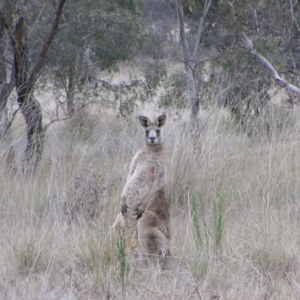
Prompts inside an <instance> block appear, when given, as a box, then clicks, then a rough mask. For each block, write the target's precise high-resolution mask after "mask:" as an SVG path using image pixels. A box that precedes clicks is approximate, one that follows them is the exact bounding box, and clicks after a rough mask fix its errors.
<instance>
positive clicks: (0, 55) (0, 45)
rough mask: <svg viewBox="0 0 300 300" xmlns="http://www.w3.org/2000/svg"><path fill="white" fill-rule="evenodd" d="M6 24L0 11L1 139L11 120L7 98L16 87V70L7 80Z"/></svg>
mask: <svg viewBox="0 0 300 300" xmlns="http://www.w3.org/2000/svg"><path fill="white" fill-rule="evenodd" d="M4 30H5V26H4V17H3V15H2V12H1V11H0V41H1V42H0V139H3V138H4V137H6V135H7V133H8V129H9V124H10V122H9V120H8V116H7V108H6V107H7V100H8V98H9V95H10V94H11V92H12V91H13V89H14V87H15V78H14V76H15V75H14V70H13V69H12V71H11V76H10V80H9V82H7V72H6V62H5V51H6V50H7V46H6V45H5V44H6V42H7V40H6V38H5V32H4Z"/></svg>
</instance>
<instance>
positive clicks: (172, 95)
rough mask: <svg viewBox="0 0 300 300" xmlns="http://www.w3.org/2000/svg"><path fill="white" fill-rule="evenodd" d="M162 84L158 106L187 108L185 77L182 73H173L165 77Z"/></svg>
mask: <svg viewBox="0 0 300 300" xmlns="http://www.w3.org/2000/svg"><path fill="white" fill-rule="evenodd" d="M162 86H163V87H164V93H163V94H162V95H161V97H160V99H159V103H158V106H159V107H160V108H177V109H184V108H187V105H188V101H187V97H186V77H185V75H184V74H183V73H175V74H172V75H171V76H170V77H167V78H165V80H164V81H163V84H162Z"/></svg>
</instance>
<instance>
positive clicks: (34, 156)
mask: <svg viewBox="0 0 300 300" xmlns="http://www.w3.org/2000/svg"><path fill="white" fill-rule="evenodd" d="M65 2H66V0H60V1H59V3H58V6H57V8H56V15H55V19H54V21H53V24H52V28H51V31H50V33H49V35H48V38H47V39H46V41H45V42H44V44H43V46H42V49H41V51H40V54H39V58H38V60H37V63H36V65H35V66H34V67H33V68H32V70H31V71H30V63H29V56H28V27H27V20H26V16H27V2H26V1H22V2H21V3H20V2H19V3H18V5H16V9H15V10H14V12H13V13H14V22H13V27H12V28H10V27H9V26H8V25H7V24H6V23H5V20H4V22H3V23H4V24H5V26H6V29H7V30H8V32H9V36H10V40H11V44H12V48H13V53H14V74H15V83H16V90H17V101H18V104H19V107H20V109H21V112H22V114H23V116H24V118H25V122H26V126H27V146H26V150H25V161H24V171H26V173H27V174H33V173H34V171H35V170H36V167H37V164H38V162H39V160H40V158H41V155H42V152H43V145H44V135H45V129H44V128H43V125H42V109H41V105H40V103H39V102H38V101H37V100H36V99H35V98H34V96H33V92H34V87H35V84H36V82H37V79H38V78H39V76H40V74H41V71H42V69H43V67H44V65H45V59H46V55H47V52H48V50H49V47H50V45H51V43H52V41H53V39H54V37H55V35H56V33H57V32H58V26H59V22H60V19H61V16H62V12H63V8H64V5H65ZM2 15H3V13H2Z"/></svg>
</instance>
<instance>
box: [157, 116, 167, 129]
mask: <svg viewBox="0 0 300 300" xmlns="http://www.w3.org/2000/svg"><path fill="white" fill-rule="evenodd" d="M166 120H167V116H166V115H161V116H159V117H158V118H157V119H156V121H155V124H156V125H157V126H158V127H163V126H164V125H165V123H166Z"/></svg>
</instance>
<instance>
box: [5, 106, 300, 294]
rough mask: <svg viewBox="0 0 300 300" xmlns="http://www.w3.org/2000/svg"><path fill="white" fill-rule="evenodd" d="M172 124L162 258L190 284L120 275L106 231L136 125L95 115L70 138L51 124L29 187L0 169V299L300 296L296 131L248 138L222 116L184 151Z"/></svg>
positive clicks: (140, 273) (115, 247)
mask: <svg viewBox="0 0 300 300" xmlns="http://www.w3.org/2000/svg"><path fill="white" fill-rule="evenodd" d="M295 114H296V112H295ZM175 117H176V115H175V114H172V112H169V119H168V122H167V124H166V128H165V132H164V135H165V141H166V149H165V152H166V158H167V165H168V183H167V187H166V190H167V196H168V200H169V202H170V208H171V218H172V220H171V225H172V227H171V228H172V240H171V250H172V253H173V255H174V257H175V258H176V261H177V262H178V264H181V266H182V267H183V269H184V270H186V271H187V272H191V273H192V274H193V275H194V277H195V278H196V280H197V282H198V284H197V286H193V285H191V284H190V283H189V281H188V280H186V279H185V277H186V276H187V275H185V274H182V275H180V276H177V275H178V274H169V273H168V272H164V273H161V272H159V271H158V268H157V267H156V266H152V267H150V268H149V269H148V270H147V271H145V270H137V271H133V270H131V271H130V272H127V271H128V270H127V269H126V268H127V266H126V264H124V261H122V259H123V258H124V249H123V248H122V247H123V246H122V243H120V242H118V241H117V239H116V238H115V237H114V236H113V234H112V230H111V225H112V223H113V221H114V218H115V216H116V214H117V213H118V212H119V209H120V193H121V190H122V187H123V185H124V183H125V177H126V175H127V171H128V168H129V163H130V161H131V158H132V155H133V153H134V152H135V151H136V149H138V147H139V146H140V145H141V144H142V143H143V137H142V131H141V130H140V127H139V125H138V124H137V122H136V121H133V122H128V121H124V120H121V119H117V118H116V117H115V116H113V115H109V116H105V115H103V114H101V115H99V117H98V118H97V119H96V118H94V119H92V120H89V123H88V124H89V125H88V126H86V127H84V129H83V131H81V132H79V133H78V132H76V130H70V126H72V124H67V123H64V124H59V125H57V126H53V127H52V128H51V129H50V131H49V132H48V135H47V142H46V147H45V152H44V156H43V160H42V162H41V165H40V168H39V170H38V173H37V174H36V176H35V177H34V178H31V179H25V178H24V177H22V175H20V174H18V172H17V174H14V175H12V174H10V173H9V172H8V171H7V169H6V165H5V160H2V163H1V166H0V174H1V181H0V189H1V196H0V199H1V201H0V219H1V222H0V232H1V235H0V298H1V299H31V300H32V299H200V297H201V299H299V297H300V274H299V271H298V269H299V225H300V224H299V222H300V218H299V213H300V212H299V208H300V181H299V178H300V176H299V175H300V174H299V172H300V147H299V146H300V140H299V130H298V127H297V122H296V123H295V124H296V125H293V126H292V127H290V128H289V130H287V131H286V136H285V135H284V134H283V135H282V133H280V134H281V137H280V138H278V139H277V140H276V139H273V141H272V142H269V141H267V140H266V139H262V140H260V141H258V140H255V141H253V140H250V139H249V138H248V137H246V136H245V135H244V134H242V133H241V132H239V133H238V130H237V129H236V127H235V124H234V122H233V121H232V120H231V118H230V116H228V115H227V114H224V113H223V112H222V111H221V110H220V111H218V112H216V113H215V114H214V115H213V116H212V117H211V119H210V122H209V123H208V125H207V127H206V129H205V130H204V131H203V132H202V134H201V137H200V140H199V141H197V143H195V142H194V143H191V141H190V140H189V137H188V133H187V130H186V129H185V126H184V123H183V122H181V121H174V120H173V119H175ZM296 117H297V116H296ZM296 117H295V118H296ZM133 120H134V119H133ZM85 130H86V131H85ZM274 136H275V135H274V132H273V137H274ZM14 138H17V137H14ZM193 144H196V147H193V146H192V145H193ZM198 144H199V147H198V146H197V145H198ZM0 151H2V153H3V154H5V153H6V152H7V149H6V148H5V146H2V148H1V150H0Z"/></svg>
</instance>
